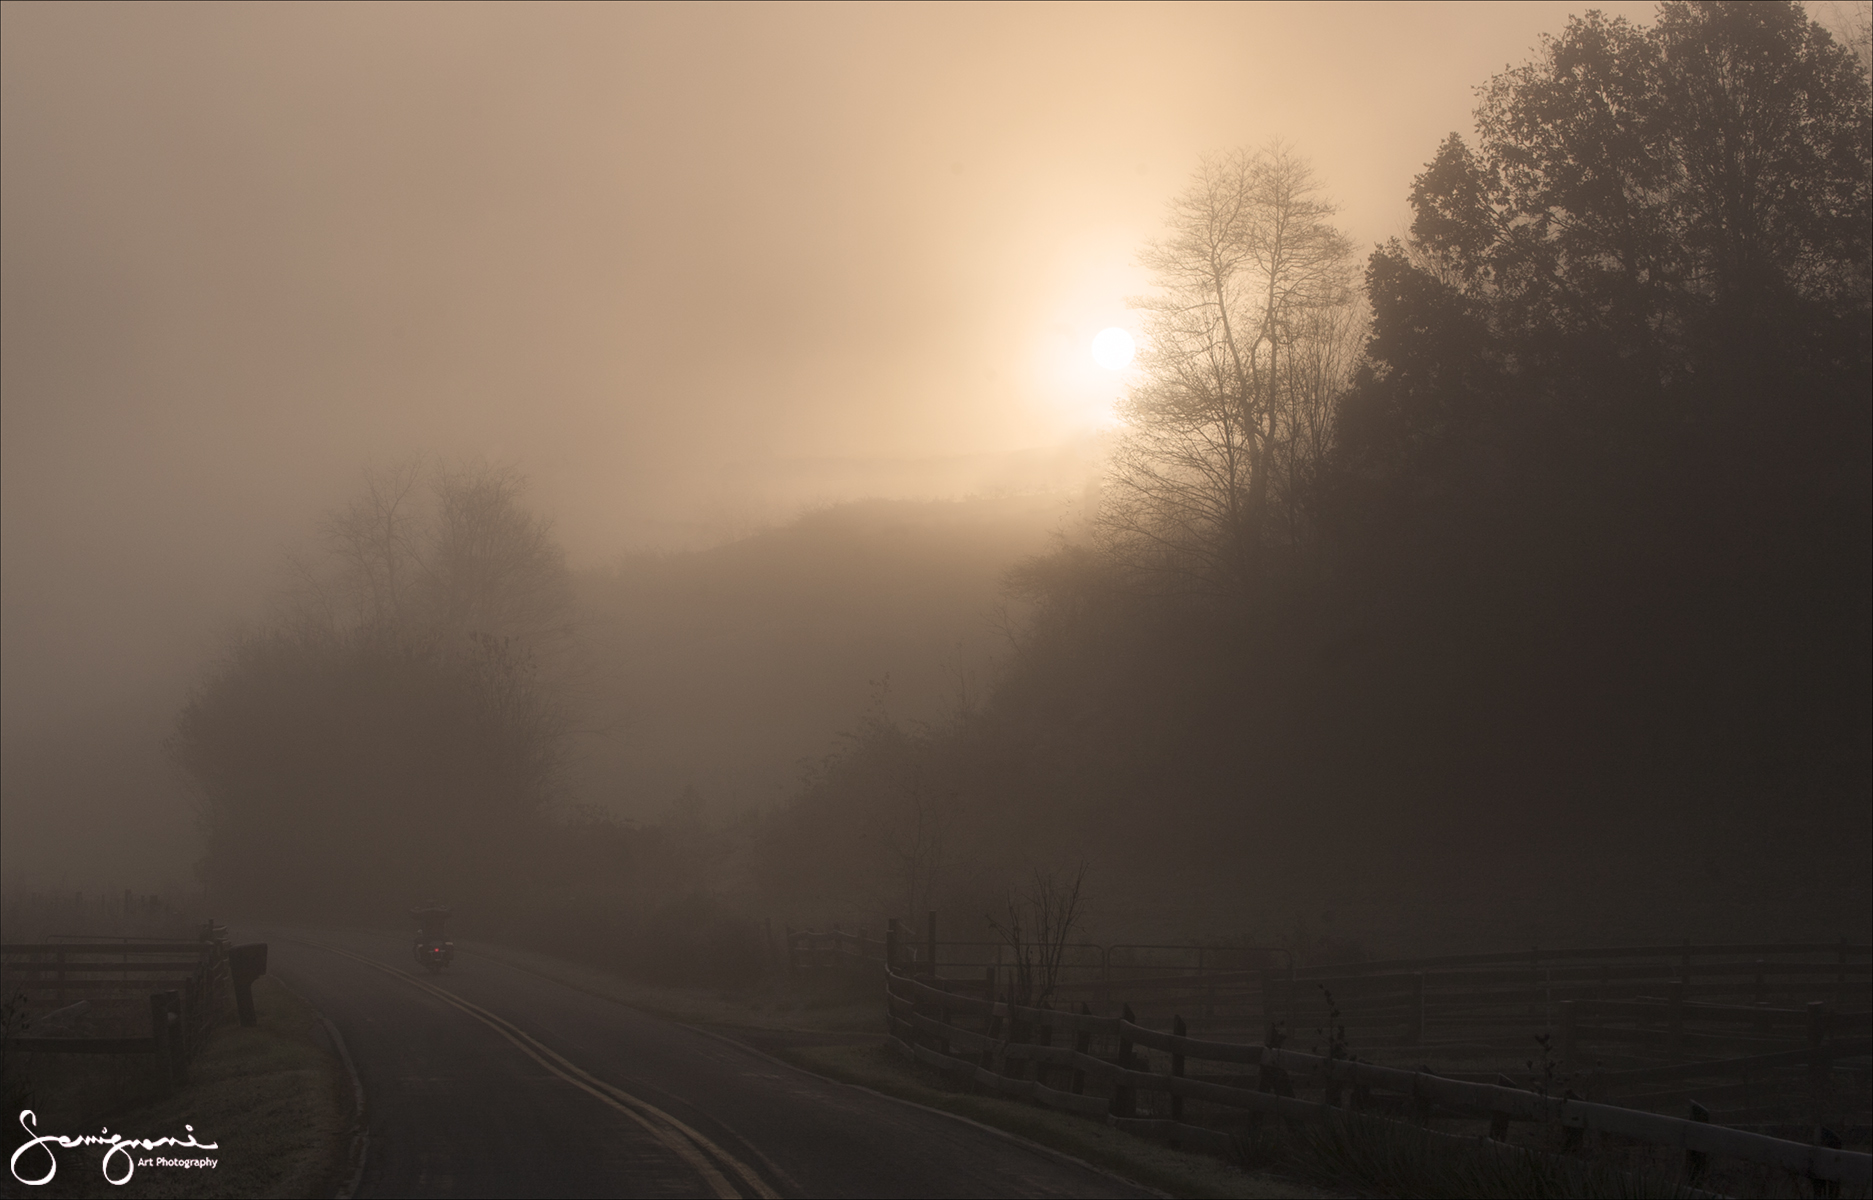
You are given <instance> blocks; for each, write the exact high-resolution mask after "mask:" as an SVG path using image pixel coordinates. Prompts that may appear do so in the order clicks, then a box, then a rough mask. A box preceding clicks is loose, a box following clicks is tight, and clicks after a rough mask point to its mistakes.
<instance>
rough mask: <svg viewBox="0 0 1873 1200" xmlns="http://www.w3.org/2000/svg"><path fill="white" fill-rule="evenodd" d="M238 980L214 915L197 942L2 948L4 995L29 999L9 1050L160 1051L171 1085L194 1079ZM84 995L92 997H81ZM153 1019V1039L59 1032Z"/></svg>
mask: <svg viewBox="0 0 1873 1200" xmlns="http://www.w3.org/2000/svg"><path fill="white" fill-rule="evenodd" d="M230 982H231V975H230V972H229V965H228V931H227V929H226V928H225V927H224V926H220V925H216V924H214V923H213V922H209V923H208V924H207V925H206V926H204V927H203V929H202V934H201V937H200V938H199V939H197V940H196V941H192V942H191V941H177V940H173V939H168V940H157V939H148V938H119V939H109V940H107V939H103V938H78V937H69V938H61V939H59V940H54V941H46V942H19V943H9V944H6V945H0V992H4V994H6V995H7V996H10V997H11V996H17V997H20V998H21V999H22V1000H23V1005H24V1014H23V1015H24V1017H25V1020H24V1024H23V1027H22V1028H21V1030H20V1032H19V1033H18V1034H15V1033H14V1032H13V1031H12V1030H9V1031H7V1037H6V1044H7V1049H8V1051H9V1052H17V1053H30V1054H137V1055H141V1054H151V1055H155V1056H156V1057H157V1059H158V1062H159V1066H160V1068H161V1070H162V1073H163V1076H164V1079H165V1081H166V1082H167V1083H169V1084H171V1085H173V1084H175V1083H178V1082H180V1081H181V1080H182V1079H183V1078H184V1077H185V1076H186V1073H187V1068H188V1063H189V1060H190V1059H191V1058H192V1057H193V1056H194V1054H195V1051H196V1049H197V1048H198V1047H199V1045H200V1043H201V1040H202V1038H203V1036H204V1035H205V1034H206V1033H207V1031H208V1029H209V1028H210V1027H211V1026H212V1025H213V1024H214V1022H215V1020H216V1019H217V1018H218V1017H219V1016H220V1014H221V1012H222V1011H223V1010H224V1008H225V1006H226V997H227V994H228V990H229V984H230ZM75 995H82V996H83V997H84V998H83V999H80V1000H77V1001H76V1002H75V1003H73V1002H71V1001H72V1000H73V997H74V996H75ZM47 1005H58V1006H60V1007H58V1008H55V1009H52V1010H51V1011H45V1008H46V1006H47ZM145 1006H147V1015H146V1007H145ZM35 1010H40V1011H35ZM146 1019H147V1021H148V1025H147V1028H148V1029H149V1031H150V1032H149V1034H148V1036H130V1037H125V1036H89V1035H83V1034H57V1033H53V1032H52V1031H53V1030H55V1029H58V1028H60V1027H61V1026H69V1025H72V1024H78V1023H83V1024H86V1025H102V1026H105V1027H107V1028H106V1029H105V1030H104V1031H103V1032H104V1033H110V1034H117V1033H123V1032H125V1031H126V1030H127V1029H128V1028H133V1027H136V1026H139V1025H142V1023H143V1021H144V1020H146ZM110 1027H115V1028H110Z"/></svg>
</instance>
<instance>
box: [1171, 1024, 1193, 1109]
mask: <svg viewBox="0 0 1873 1200" xmlns="http://www.w3.org/2000/svg"><path fill="white" fill-rule="evenodd" d="M1171 1033H1173V1034H1174V1035H1176V1036H1177V1037H1188V1036H1189V1033H1190V1030H1189V1026H1187V1025H1185V1024H1184V1019H1183V1018H1182V1017H1172V1018H1171ZM1171 1077H1172V1078H1174V1079H1182V1078H1183V1077H1184V1056H1183V1055H1182V1054H1179V1053H1177V1052H1175V1051H1173V1052H1172V1053H1171ZM1183 1119H1184V1098H1183V1097H1182V1096H1180V1095H1178V1094H1177V1093H1176V1092H1172V1093H1171V1120H1173V1121H1181V1120H1183Z"/></svg>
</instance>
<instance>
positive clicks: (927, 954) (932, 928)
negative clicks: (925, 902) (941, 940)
mask: <svg viewBox="0 0 1873 1200" xmlns="http://www.w3.org/2000/svg"><path fill="white" fill-rule="evenodd" d="M924 973H925V974H927V975H929V976H930V978H932V979H935V978H936V974H937V959H936V910H935V909H931V910H930V913H929V918H928V920H927V921H926V922H925V924H924Z"/></svg>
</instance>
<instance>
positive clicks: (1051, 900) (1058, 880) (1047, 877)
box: [988, 862, 1086, 1008]
mask: <svg viewBox="0 0 1873 1200" xmlns="http://www.w3.org/2000/svg"><path fill="white" fill-rule="evenodd" d="M1085 884H1086V864H1085V863H1084V862H1082V863H1080V865H1079V866H1077V867H1075V868H1074V869H1073V871H1072V872H1071V873H1070V874H1069V873H1061V872H1056V871H1043V870H1040V869H1039V868H1036V869H1035V871H1034V874H1033V890H1032V891H1028V892H1021V891H1011V892H1010V893H1009V896H1008V919H1007V921H1006V923H1004V922H1002V921H999V920H997V919H996V918H995V917H993V916H991V917H989V918H988V922H989V926H990V927H991V928H992V929H994V930H995V932H996V933H998V934H1000V935H1001V938H1002V940H1003V941H1004V942H1006V943H1007V944H1008V948H1009V950H1010V952H1011V953H1012V954H1013V955H1014V960H1015V962H1014V977H1013V978H1012V979H1011V980H1010V981H1009V986H1010V990H1009V994H1008V999H1009V1000H1010V1001H1011V1002H1012V1003H1014V1004H1018V1005H1022V1006H1024V1007H1027V1008H1046V1007H1048V1006H1049V1005H1050V1004H1052V1002H1053V995H1054V989H1055V988H1057V987H1058V986H1059V984H1060V968H1061V965H1062V964H1063V963H1064V962H1065V960H1066V952H1067V949H1068V948H1069V947H1070V946H1071V945H1072V943H1073V934H1074V931H1075V930H1076V929H1077V928H1078V926H1079V923H1080V921H1081V920H1082V919H1083V918H1084V916H1085V912H1084V909H1083V902H1084V898H1085Z"/></svg>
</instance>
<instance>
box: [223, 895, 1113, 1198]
mask: <svg viewBox="0 0 1873 1200" xmlns="http://www.w3.org/2000/svg"><path fill="white" fill-rule="evenodd" d="M237 932H238V933H239V934H240V935H241V936H240V937H238V938H237V939H236V940H247V939H249V938H252V939H254V940H265V941H267V942H268V943H269V944H270V946H271V950H270V953H269V963H268V968H269V970H270V971H271V973H272V974H274V975H276V976H277V977H279V978H280V979H281V980H282V981H283V982H285V983H286V984H287V986H289V987H291V988H292V989H293V990H294V991H296V992H298V993H299V994H300V995H302V996H304V997H305V998H306V999H307V1000H309V1001H311V1002H312V1003H313V1004H314V1005H315V1006H317V1007H318V1008H319V1010H320V1011H322V1012H323V1013H324V1014H325V1015H326V1016H327V1017H329V1018H330V1019H331V1021H332V1022H333V1023H334V1024H335V1025H336V1026H337V1027H338V1029H339V1031H340V1032H341V1033H342V1034H343V1035H344V1039H345V1042H346V1045H347V1047H348V1048H349V1049H350V1052H351V1055H352V1058H353V1059H354V1060H355V1062H356V1064H357V1068H358V1074H359V1076H360V1078H361V1079H362V1080H363V1084H364V1091H365V1113H366V1118H367V1122H368V1129H369V1134H368V1137H369V1141H368V1152H367V1158H366V1164H365V1171H364V1178H363V1181H362V1183H361V1185H360V1187H359V1189H358V1195H360V1196H702V1197H730V1196H1089V1197H1090V1196H1143V1195H1149V1194H1150V1193H1148V1192H1144V1191H1141V1190H1139V1189H1137V1188H1135V1187H1132V1186H1131V1185H1128V1184H1126V1183H1125V1182H1123V1181H1122V1180H1119V1179H1116V1178H1114V1177H1113V1176H1110V1175H1106V1174H1104V1173H1102V1172H1099V1171H1095V1170H1092V1169H1091V1168H1088V1167H1082V1166H1079V1165H1076V1164H1074V1163H1071V1162H1068V1161H1064V1160H1062V1159H1060V1158H1056V1157H1054V1156H1052V1155H1050V1154H1047V1153H1045V1152H1042V1151H1040V1150H1036V1149H1033V1148H1030V1147H1028V1146H1027V1145H1025V1144H1023V1143H1020V1142H1018V1141H1013V1140H1010V1139H1007V1138H1003V1137H1000V1136H998V1135H996V1134H994V1133H991V1132H988V1131H986V1130H983V1129H981V1128H978V1127H976V1126H973V1125H970V1124H969V1123H967V1122H964V1121H959V1120H956V1119H954V1118H951V1117H947V1116H944V1115H943V1114H940V1113H935V1112H931V1111H929V1110H926V1109H921V1108H918V1107H915V1106H912V1105H907V1104H900V1103H898V1102H896V1101H893V1100H889V1099H886V1098H884V1097H881V1096H878V1095H875V1094H874V1093H871V1092H868V1091H865V1090H863V1089H860V1088H854V1087H849V1086H846V1085H844V1084H840V1083H834V1082H832V1081H830V1080H826V1079H822V1078H821V1077H819V1076H817V1075H812V1074H809V1073H807V1072H804V1071H799V1070H796V1069H794V1068H792V1067H788V1066H784V1065H782V1064H780V1063H777V1062H776V1061H775V1060H773V1059H771V1058H768V1057H766V1056H765V1055H762V1054H759V1053H757V1052H755V1051H753V1050H751V1049H749V1048H747V1047H745V1046H741V1045H739V1044H736V1043H734V1042H731V1041H727V1040H725V1039H722V1038H718V1037H714V1036H711V1035H709V1034H707V1033H704V1032H701V1031H699V1030H696V1029H692V1028H690V1027H688V1026H686V1025H681V1024H677V1023H674V1022H671V1021H666V1020H662V1019H660V1018H657V1017H652V1016H649V1015H647V1014H645V1013H642V1012H638V1011H637V1010H635V1009H631V1008H628V1007H625V1006H624V1005H621V1004H618V1003H616V1002H614V1001H610V1000H605V999H601V998H599V997H597V996H593V995H590V994H588V993H585V992H581V991H577V990H575V989H573V988H570V987H567V986H565V985H563V984H560V983H557V982H555V981H553V980H550V979H547V978H545V977H543V976H540V975H535V974H533V973H531V972H528V971H525V970H523V969H520V968H517V967H513V966H509V965H507V964H505V963H501V962H497V961H495V960H493V959H489V958H483V957H479V956H476V955H474V954H472V953H469V952H464V951H458V954H457V957H456V960H455V965H454V966H453V967H452V968H450V969H449V970H448V971H446V972H444V973H443V974H441V975H439V976H430V975H428V974H427V973H425V972H423V971H422V970H421V969H420V968H418V967H416V966H415V964H414V963H412V962H411V960H410V951H409V945H410V943H409V941H408V940H407V939H401V938H394V937H391V936H388V935H381V936H380V935H372V934H363V933H354V932H346V933H339V932H318V933H311V932H305V931H297V932H288V931H280V930H240V931H237Z"/></svg>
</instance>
